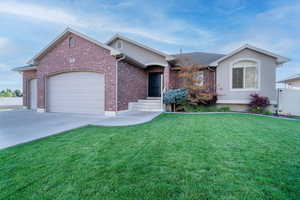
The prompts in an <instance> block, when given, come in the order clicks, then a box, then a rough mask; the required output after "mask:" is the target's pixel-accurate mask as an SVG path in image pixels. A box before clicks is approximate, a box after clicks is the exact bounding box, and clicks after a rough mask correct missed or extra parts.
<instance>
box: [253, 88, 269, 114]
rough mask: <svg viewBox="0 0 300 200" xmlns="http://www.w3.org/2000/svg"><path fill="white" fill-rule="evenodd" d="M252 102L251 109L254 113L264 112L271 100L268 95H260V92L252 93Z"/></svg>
mask: <svg viewBox="0 0 300 200" xmlns="http://www.w3.org/2000/svg"><path fill="white" fill-rule="evenodd" d="M250 98H251V100H250V103H249V107H250V109H249V111H250V112H254V113H262V112H263V111H264V110H265V109H266V107H267V106H268V105H270V101H269V98H268V97H264V96H259V95H258V94H256V93H254V94H250Z"/></svg>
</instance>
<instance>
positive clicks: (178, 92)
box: [163, 88, 188, 111]
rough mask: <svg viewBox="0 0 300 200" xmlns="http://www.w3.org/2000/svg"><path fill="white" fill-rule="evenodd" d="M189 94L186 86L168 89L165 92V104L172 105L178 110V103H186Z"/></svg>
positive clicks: (174, 109)
mask: <svg viewBox="0 0 300 200" xmlns="http://www.w3.org/2000/svg"><path fill="white" fill-rule="evenodd" d="M187 94H188V92H187V89H184V88H180V89H175V90H168V91H167V92H165V93H164V96H163V100H164V103H165V104H168V105H172V107H173V111H176V105H182V104H184V103H186V100H187Z"/></svg>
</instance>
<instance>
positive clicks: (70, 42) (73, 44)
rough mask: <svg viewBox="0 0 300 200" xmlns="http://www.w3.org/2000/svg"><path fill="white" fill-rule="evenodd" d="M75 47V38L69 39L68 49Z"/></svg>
mask: <svg viewBox="0 0 300 200" xmlns="http://www.w3.org/2000/svg"><path fill="white" fill-rule="evenodd" d="M74 47H75V38H73V37H69V48H74Z"/></svg>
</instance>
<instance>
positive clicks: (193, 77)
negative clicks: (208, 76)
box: [179, 64, 217, 105]
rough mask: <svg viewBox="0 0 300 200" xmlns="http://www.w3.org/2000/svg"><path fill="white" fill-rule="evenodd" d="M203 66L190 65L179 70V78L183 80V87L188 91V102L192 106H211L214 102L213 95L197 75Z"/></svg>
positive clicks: (214, 95)
mask: <svg viewBox="0 0 300 200" xmlns="http://www.w3.org/2000/svg"><path fill="white" fill-rule="evenodd" d="M202 67H203V66H201V65H196V64H191V65H184V66H182V67H181V68H180V74H179V77H180V78H182V80H183V87H184V88H186V89H187V90H188V102H189V103H190V104H192V105H199V104H205V105H208V104H212V103H214V102H215V99H216V98H215V97H216V96H217V95H216V94H215V93H212V92H210V91H208V90H207V84H204V80H203V79H201V77H200V76H198V74H199V70H200V68H202Z"/></svg>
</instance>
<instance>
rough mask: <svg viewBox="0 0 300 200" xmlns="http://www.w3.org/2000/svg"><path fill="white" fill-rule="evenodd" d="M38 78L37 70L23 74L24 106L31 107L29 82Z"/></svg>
mask: <svg viewBox="0 0 300 200" xmlns="http://www.w3.org/2000/svg"><path fill="white" fill-rule="evenodd" d="M36 78H37V76H36V70H30V71H24V72H23V106H26V107H29V104H30V102H29V95H28V94H29V81H30V80H32V79H36Z"/></svg>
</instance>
